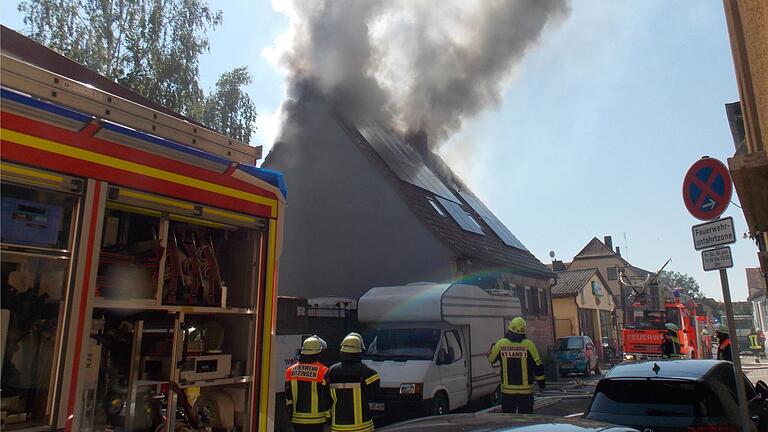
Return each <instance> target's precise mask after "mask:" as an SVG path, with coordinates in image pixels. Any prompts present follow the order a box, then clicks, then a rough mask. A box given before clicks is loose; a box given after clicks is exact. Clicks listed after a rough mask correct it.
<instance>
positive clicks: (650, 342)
mask: <svg viewBox="0 0 768 432" xmlns="http://www.w3.org/2000/svg"><path fill="white" fill-rule="evenodd" d="M669 261H670V260H667V262H666V263H665V264H664V265H663V266H662V267H661V269H659V271H657V272H656V273H651V274H648V275H647V276H646V278H645V280H644V281H642V282H641V283H639V284H633V283H631V282H630V281H629V279H627V277H626V276H625V275H624V273H623V272H619V282H620V283H621V285H623V286H625V287H627V288H631V290H632V295H631V297H632V299H633V301H632V309H633V321H632V322H631V323H628V324H627V325H625V327H624V329H623V330H622V340H623V341H624V360H629V361H632V360H649V359H660V358H661V343H662V341H663V338H664V333H665V332H666V327H665V325H666V324H667V323H671V324H675V325H676V326H677V328H678V333H677V337H678V340H679V342H680V354H681V356H682V358H689V359H700V358H711V345H712V342H711V335H710V334H709V333H708V331H709V329H710V327H711V326H710V323H709V319H708V317H707V316H706V315H705V314H704V313H703V308H701V307H700V306H699V305H697V304H696V302H694V301H693V299H692V298H689V297H688V296H685V295H684V294H682V293H681V292H680V290H679V289H677V290H673V293H674V295H673V298H672V299H671V300H670V299H669V298H668V296H667V295H666V292H667V290H668V289H669V288H666V287H663V286H661V284H660V283H659V274H660V273H661V271H662V270H663V269H664V268H665V267H666V266H667V264H669Z"/></svg>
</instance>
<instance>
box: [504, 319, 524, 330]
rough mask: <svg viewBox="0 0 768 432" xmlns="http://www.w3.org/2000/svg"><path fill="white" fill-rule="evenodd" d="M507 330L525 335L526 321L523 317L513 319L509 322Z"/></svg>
mask: <svg viewBox="0 0 768 432" xmlns="http://www.w3.org/2000/svg"><path fill="white" fill-rule="evenodd" d="M507 330H509V331H511V332H512V333H519V334H523V333H525V320H524V319H523V318H522V317H515V318H513V319H512V321H510V322H509V326H508V327H507Z"/></svg>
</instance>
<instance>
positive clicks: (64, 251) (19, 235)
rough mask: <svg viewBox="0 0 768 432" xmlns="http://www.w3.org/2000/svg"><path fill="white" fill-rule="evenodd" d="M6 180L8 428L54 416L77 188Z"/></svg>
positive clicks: (1, 333) (3, 352)
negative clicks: (75, 189) (53, 188)
mask: <svg viewBox="0 0 768 432" xmlns="http://www.w3.org/2000/svg"><path fill="white" fill-rule="evenodd" d="M4 177H5V178H4V179H3V183H2V197H3V199H2V243H1V246H2V251H1V252H0V266H2V293H1V294H0V299H1V301H2V309H1V310H0V312H1V313H0V318H2V329H0V337H2V341H1V342H0V359H2V378H0V385H1V386H2V411H3V426H4V428H3V429H4V430H17V429H23V428H27V427H32V426H38V425H44V424H46V423H47V422H48V421H50V418H51V409H50V408H51V401H52V399H53V398H54V394H55V386H56V382H55V372H56V366H57V359H58V357H59V355H60V353H61V342H60V338H59V336H60V335H61V330H62V323H63V320H64V313H63V309H64V306H65V300H66V292H67V287H68V286H69V278H70V273H71V272H70V266H71V263H72V247H73V244H74V242H75V235H74V230H73V223H74V221H75V220H76V215H77V211H78V205H79V196H78V195H77V194H73V193H69V191H67V192H64V191H57V190H51V189H47V188H40V187H34V186H29V185H21V184H16V183H11V182H9V181H8V180H7V177H10V176H4Z"/></svg>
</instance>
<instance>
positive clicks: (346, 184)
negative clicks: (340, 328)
mask: <svg viewBox="0 0 768 432" xmlns="http://www.w3.org/2000/svg"><path fill="white" fill-rule="evenodd" d="M295 125H301V128H298V127H295ZM281 141H282V142H281V143H280V144H278V145H276V146H275V148H274V149H273V152H272V153H271V154H270V155H269V156H268V157H267V160H266V161H265V163H264V166H265V167H267V168H270V169H274V170H278V171H281V172H283V173H284V174H285V179H286V183H287V186H288V201H287V202H288V204H287V208H286V215H285V221H286V222H285V237H284V249H283V255H282V257H281V259H280V279H279V281H278V292H279V294H280V295H291V296H302V297H317V296H331V295H333V296H343V297H351V298H358V297H359V296H360V295H362V294H363V293H365V292H366V291H367V290H368V289H369V288H371V287H374V286H382V285H395V284H403V283H408V282H415V281H445V280H449V279H451V278H452V277H453V276H454V272H455V268H454V267H455V257H454V254H453V253H452V251H451V250H450V249H448V247H447V246H446V245H444V244H443V243H442V242H440V241H439V240H438V239H437V238H436V237H435V236H434V235H433V234H432V232H431V231H430V230H429V228H428V227H427V226H425V225H424V223H423V222H422V221H421V220H419V219H418V218H417V217H416V215H415V214H414V213H413V212H412V211H411V210H410V209H409V208H408V207H407V206H406V205H405V203H404V201H403V200H402V198H401V197H400V195H399V193H398V191H397V188H396V185H395V184H394V183H392V180H391V179H388V178H386V177H385V176H384V174H383V173H382V171H381V169H380V168H378V167H376V166H374V164H373V163H372V162H371V161H370V160H368V158H367V157H366V155H364V154H363V153H361V151H360V150H359V148H358V146H357V144H356V143H355V142H353V141H352V138H351V137H350V136H349V135H348V134H347V133H346V132H345V131H344V130H343V129H342V128H341V127H340V125H339V124H338V123H337V122H336V120H335V119H334V118H333V117H332V116H331V115H330V112H329V110H328V108H327V107H326V105H325V104H323V103H322V102H309V103H305V104H304V105H303V106H302V107H301V108H299V109H297V110H295V112H294V113H293V121H291V122H289V123H287V125H286V128H285V130H284V133H283V136H282V138H281Z"/></svg>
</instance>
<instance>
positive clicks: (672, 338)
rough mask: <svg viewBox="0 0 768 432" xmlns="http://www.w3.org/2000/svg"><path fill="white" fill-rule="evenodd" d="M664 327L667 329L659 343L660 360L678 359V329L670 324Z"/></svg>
mask: <svg viewBox="0 0 768 432" xmlns="http://www.w3.org/2000/svg"><path fill="white" fill-rule="evenodd" d="M664 327H666V328H667V331H666V332H664V338H663V339H662V341H661V358H663V359H679V358H680V339H678V337H677V332H678V328H677V326H676V325H675V324H672V323H667V324H665V325H664Z"/></svg>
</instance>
